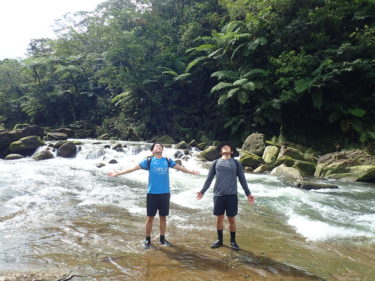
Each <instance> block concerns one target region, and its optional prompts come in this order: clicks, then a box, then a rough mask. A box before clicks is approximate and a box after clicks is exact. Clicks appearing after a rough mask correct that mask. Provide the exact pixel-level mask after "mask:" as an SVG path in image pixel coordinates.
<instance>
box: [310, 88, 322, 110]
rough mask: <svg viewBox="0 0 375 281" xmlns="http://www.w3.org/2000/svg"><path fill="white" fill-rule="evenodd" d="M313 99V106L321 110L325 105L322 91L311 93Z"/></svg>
mask: <svg viewBox="0 0 375 281" xmlns="http://www.w3.org/2000/svg"><path fill="white" fill-rule="evenodd" d="M311 99H312V102H313V106H314V107H315V108H317V109H321V108H322V105H323V93H322V91H315V92H313V93H311Z"/></svg>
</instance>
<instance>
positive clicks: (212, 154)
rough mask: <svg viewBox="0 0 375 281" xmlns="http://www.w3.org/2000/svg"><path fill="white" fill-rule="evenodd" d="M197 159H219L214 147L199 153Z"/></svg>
mask: <svg viewBox="0 0 375 281" xmlns="http://www.w3.org/2000/svg"><path fill="white" fill-rule="evenodd" d="M199 157H200V158H202V159H204V160H207V161H214V160H216V159H218V158H219V155H218V154H217V152H216V146H210V147H208V148H206V149H205V150H203V151H202V152H201V153H199Z"/></svg>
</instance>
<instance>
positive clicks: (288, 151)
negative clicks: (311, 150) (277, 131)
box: [278, 147, 305, 160]
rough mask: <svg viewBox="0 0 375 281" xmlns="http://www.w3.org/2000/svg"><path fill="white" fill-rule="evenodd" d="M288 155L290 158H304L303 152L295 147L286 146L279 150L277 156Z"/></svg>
mask: <svg viewBox="0 0 375 281" xmlns="http://www.w3.org/2000/svg"><path fill="white" fill-rule="evenodd" d="M284 156H288V157H290V158H293V159H295V160H305V157H304V153H302V152H300V151H299V150H297V149H295V148H291V147H288V148H286V149H285V150H282V149H281V151H280V154H279V157H278V158H281V157H284Z"/></svg>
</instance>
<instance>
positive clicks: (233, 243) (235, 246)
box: [230, 241, 240, 251]
mask: <svg viewBox="0 0 375 281" xmlns="http://www.w3.org/2000/svg"><path fill="white" fill-rule="evenodd" d="M230 245H231V246H232V249H233V250H236V251H238V250H239V249H240V246H238V245H237V243H236V241H232V242H230Z"/></svg>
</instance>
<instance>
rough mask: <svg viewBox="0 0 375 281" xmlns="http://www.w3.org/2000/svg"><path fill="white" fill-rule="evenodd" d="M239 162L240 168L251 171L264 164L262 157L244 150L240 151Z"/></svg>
mask: <svg viewBox="0 0 375 281" xmlns="http://www.w3.org/2000/svg"><path fill="white" fill-rule="evenodd" d="M240 162H241V164H242V166H245V167H251V168H252V169H256V168H257V167H259V166H260V165H261V164H263V163H264V161H263V159H262V157H260V156H258V155H256V154H254V153H250V152H247V151H244V150H242V151H241V156H240Z"/></svg>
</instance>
